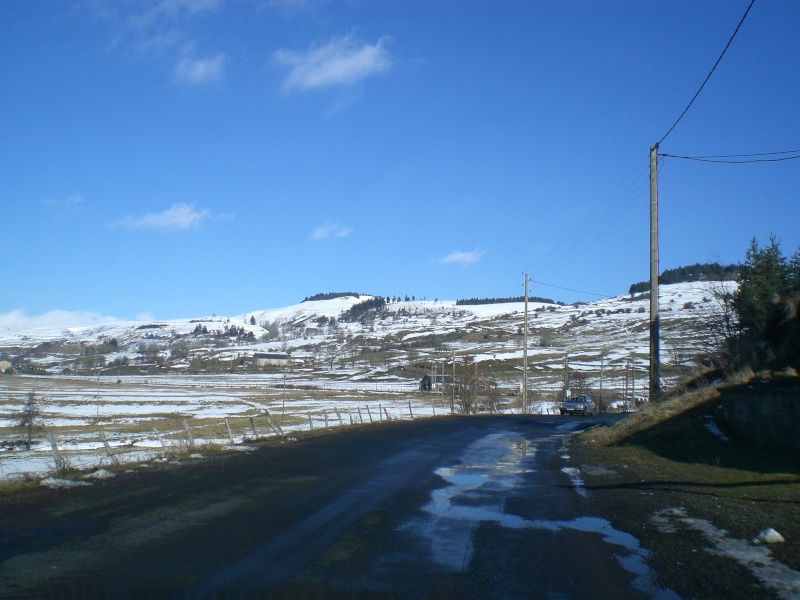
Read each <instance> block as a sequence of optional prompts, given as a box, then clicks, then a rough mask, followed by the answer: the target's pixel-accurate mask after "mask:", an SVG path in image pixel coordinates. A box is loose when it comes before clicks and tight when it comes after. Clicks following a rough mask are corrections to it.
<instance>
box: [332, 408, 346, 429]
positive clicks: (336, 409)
mask: <svg viewBox="0 0 800 600" xmlns="http://www.w3.org/2000/svg"><path fill="white" fill-rule="evenodd" d="M333 410H335V411H336V416H337V417H339V425H344V421H342V413H340V412H339V409H338V408H334V409H333Z"/></svg>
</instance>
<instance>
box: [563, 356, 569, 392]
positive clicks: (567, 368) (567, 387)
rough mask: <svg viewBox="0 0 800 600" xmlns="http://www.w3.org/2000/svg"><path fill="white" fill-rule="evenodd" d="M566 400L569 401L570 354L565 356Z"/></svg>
mask: <svg viewBox="0 0 800 600" xmlns="http://www.w3.org/2000/svg"><path fill="white" fill-rule="evenodd" d="M564 400H569V354H565V355H564Z"/></svg>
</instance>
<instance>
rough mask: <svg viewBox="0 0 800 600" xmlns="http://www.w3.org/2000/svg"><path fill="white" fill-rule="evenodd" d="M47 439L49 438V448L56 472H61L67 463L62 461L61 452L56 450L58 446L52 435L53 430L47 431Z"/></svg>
mask: <svg viewBox="0 0 800 600" xmlns="http://www.w3.org/2000/svg"><path fill="white" fill-rule="evenodd" d="M47 437H49V438H50V447H51V448H52V449H53V460H54V461H55V463H56V470H58V471H63V470H64V468H65V467H66V466H67V462H66V461H65V460H64V457H63V456H62V454H61V451H60V450H59V449H58V444H56V436H54V435H53V430H52V429H50V428H48V429H47Z"/></svg>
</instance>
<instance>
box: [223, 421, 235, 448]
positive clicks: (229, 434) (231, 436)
mask: <svg viewBox="0 0 800 600" xmlns="http://www.w3.org/2000/svg"><path fill="white" fill-rule="evenodd" d="M225 427H227V428H228V438H229V439H230V440H231V444H235V443H236V442H234V441H233V431H232V430H231V423H230V421H228V417H225Z"/></svg>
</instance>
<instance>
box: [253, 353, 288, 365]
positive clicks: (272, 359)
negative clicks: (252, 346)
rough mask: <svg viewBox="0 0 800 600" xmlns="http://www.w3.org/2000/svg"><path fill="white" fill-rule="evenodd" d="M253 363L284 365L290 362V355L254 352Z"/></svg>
mask: <svg viewBox="0 0 800 600" xmlns="http://www.w3.org/2000/svg"><path fill="white" fill-rule="evenodd" d="M253 364H254V365H255V366H256V367H276V366H284V365H288V364H289V355H288V354H275V353H261V352H257V353H255V354H253Z"/></svg>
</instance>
